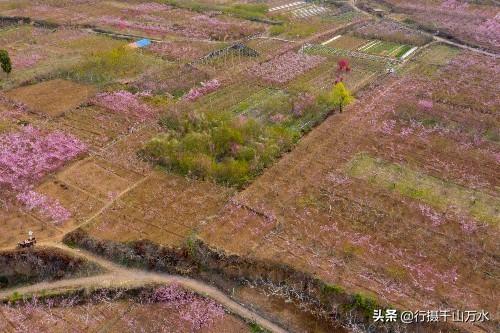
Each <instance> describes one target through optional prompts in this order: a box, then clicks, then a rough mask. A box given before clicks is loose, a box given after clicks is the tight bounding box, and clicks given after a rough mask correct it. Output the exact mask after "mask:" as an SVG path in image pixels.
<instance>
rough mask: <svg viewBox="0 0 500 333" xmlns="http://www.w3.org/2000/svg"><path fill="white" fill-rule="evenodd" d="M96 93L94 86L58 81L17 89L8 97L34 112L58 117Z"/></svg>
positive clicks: (10, 92)
mask: <svg viewBox="0 0 500 333" xmlns="http://www.w3.org/2000/svg"><path fill="white" fill-rule="evenodd" d="M95 92H96V89H95V88H94V87H92V86H88V85H82V84H78V83H74V82H71V81H66V80H60V79H58V80H51V81H46V82H42V83H37V84H35V85H32V86H27V87H20V88H16V89H13V90H11V91H9V92H8V93H7V96H9V97H10V98H11V99H13V100H15V101H17V102H21V103H24V104H26V105H27V106H28V108H30V109H31V110H32V111H35V112H38V113H41V114H44V115H47V116H49V117H57V116H60V115H61V114H63V113H64V112H66V111H70V110H73V109H75V108H77V107H78V106H80V105H81V104H83V103H84V102H85V101H87V100H88V99H89V98H91V97H92V96H93V95H94V94H95Z"/></svg>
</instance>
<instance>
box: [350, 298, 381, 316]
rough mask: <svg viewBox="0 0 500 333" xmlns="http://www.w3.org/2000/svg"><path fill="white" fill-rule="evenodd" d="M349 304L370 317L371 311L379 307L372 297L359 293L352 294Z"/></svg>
mask: <svg viewBox="0 0 500 333" xmlns="http://www.w3.org/2000/svg"><path fill="white" fill-rule="evenodd" d="M351 306H352V307H353V308H354V309H358V310H360V311H361V312H362V313H363V315H364V316H365V317H366V318H370V317H371V316H372V315H373V311H374V310H375V309H377V308H379V305H378V304H377V301H376V300H375V299H374V298H373V297H371V296H368V295H363V294H361V293H356V294H354V295H353V301H352V303H351Z"/></svg>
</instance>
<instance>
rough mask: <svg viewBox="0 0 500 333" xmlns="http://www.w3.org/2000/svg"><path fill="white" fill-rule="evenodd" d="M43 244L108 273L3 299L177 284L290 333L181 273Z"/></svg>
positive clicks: (7, 293)
mask: <svg viewBox="0 0 500 333" xmlns="http://www.w3.org/2000/svg"><path fill="white" fill-rule="evenodd" d="M40 246H47V247H56V248H59V249H62V250H64V251H66V252H69V253H71V254H73V255H75V256H78V257H83V258H85V259H87V260H89V261H91V262H94V263H97V264H99V265H101V266H102V267H103V268H104V269H106V271H107V272H106V273H104V274H101V275H97V276H90V277H84V278H75V279H66V280H60V281H54V282H41V283H36V284H33V285H30V286H25V287H20V288H11V289H6V290H3V291H0V299H5V298H7V297H9V296H10V295H12V293H13V292H18V293H20V294H32V293H39V292H41V291H47V290H51V291H63V290H68V289H77V288H82V287H92V288H110V287H128V288H130V287H140V286H143V285H145V284H148V283H165V284H178V285H180V286H182V287H184V288H186V289H189V290H191V291H193V292H196V293H198V294H200V295H203V296H206V297H209V298H211V299H213V300H215V301H216V302H218V303H220V304H221V305H223V306H224V307H225V308H226V309H227V310H229V311H230V312H231V313H233V314H236V315H238V316H240V317H242V318H244V319H246V320H248V321H250V322H255V323H256V324H258V325H259V326H261V327H263V328H265V329H267V330H269V331H271V332H277V333H284V332H287V331H286V330H284V329H282V328H281V327H279V326H278V325H276V324H274V323H272V322H271V321H269V320H267V319H265V318H264V317H262V316H261V315H259V314H257V313H255V312H253V311H251V310H248V309H247V308H245V307H244V306H243V305H241V304H239V303H237V302H236V301H234V300H233V299H231V298H230V297H228V296H227V295H226V294H224V293H223V292H221V291H220V290H218V289H217V288H215V287H213V286H211V285H209V284H206V283H204V282H201V281H198V280H195V279H191V278H186V277H182V276H178V275H170V274H161V273H154V272H148V271H142V270H137V269H129V268H126V267H123V266H120V265H117V264H115V263H113V262H110V261H108V260H105V259H103V258H101V257H98V256H95V255H93V254H91V253H89V252H87V251H84V250H80V249H73V248H70V247H68V246H65V245H63V244H60V243H52V242H47V243H42V244H40Z"/></svg>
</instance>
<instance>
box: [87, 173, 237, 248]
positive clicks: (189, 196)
mask: <svg viewBox="0 0 500 333" xmlns="http://www.w3.org/2000/svg"><path fill="white" fill-rule="evenodd" d="M230 194H231V191H229V190H227V189H224V188H221V187H219V186H216V185H214V184H211V183H207V182H198V181H191V180H186V179H185V178H182V177H179V176H173V175H165V174H163V173H156V172H155V173H153V174H151V175H150V176H148V178H147V179H146V180H145V181H144V182H142V183H141V184H140V185H138V186H137V187H135V188H134V189H132V190H131V191H130V192H128V193H127V194H126V195H124V196H123V197H121V198H120V199H119V200H117V201H116V202H115V203H114V204H113V205H112V206H111V207H110V208H109V209H107V210H106V211H105V212H104V213H103V214H102V215H100V216H99V217H97V218H96V219H95V223H93V224H92V225H90V226H89V227H88V228H87V230H88V231H89V233H90V234H91V235H93V236H95V237H98V238H102V239H109V240H114V241H131V240H138V239H148V240H151V241H153V242H156V243H159V244H162V245H169V246H178V245H180V244H182V243H183V242H184V241H185V240H186V239H187V237H188V236H189V235H191V234H192V233H195V232H196V230H198V228H200V227H201V226H202V225H204V224H210V223H211V220H212V219H213V218H214V217H215V214H216V213H217V212H218V211H219V210H220V209H221V208H222V206H223V205H224V204H225V202H226V200H227V199H228V197H229V195H230Z"/></svg>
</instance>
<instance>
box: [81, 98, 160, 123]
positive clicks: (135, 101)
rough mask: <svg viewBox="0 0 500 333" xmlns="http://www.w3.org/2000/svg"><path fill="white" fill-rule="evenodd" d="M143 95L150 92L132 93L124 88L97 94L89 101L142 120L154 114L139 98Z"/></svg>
mask: <svg viewBox="0 0 500 333" xmlns="http://www.w3.org/2000/svg"><path fill="white" fill-rule="evenodd" d="M145 96H150V94H149V93H148V92H143V93H138V94H132V93H130V92H128V91H125V90H119V91H114V92H105V93H100V94H97V95H96V96H95V97H94V98H93V99H92V100H91V101H90V102H91V103H92V104H94V105H97V106H100V107H102V108H105V109H108V110H110V111H112V112H116V113H119V114H122V115H125V116H126V117H132V118H135V119H137V120H139V121H140V122H142V121H145V120H147V119H150V118H151V117H152V116H153V115H154V110H153V108H151V107H150V106H149V105H148V104H146V103H145V102H143V101H142V100H141V97H145Z"/></svg>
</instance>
